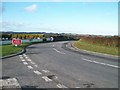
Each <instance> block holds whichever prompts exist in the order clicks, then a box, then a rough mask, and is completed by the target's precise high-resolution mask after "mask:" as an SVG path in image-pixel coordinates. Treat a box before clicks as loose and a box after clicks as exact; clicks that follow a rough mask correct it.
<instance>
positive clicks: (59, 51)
mask: <svg viewBox="0 0 120 90" xmlns="http://www.w3.org/2000/svg"><path fill="white" fill-rule="evenodd" d="M53 49H54V50H55V51H56V52H58V53H61V54H65V53H63V52H61V51H58V50H57V49H55V48H53Z"/></svg>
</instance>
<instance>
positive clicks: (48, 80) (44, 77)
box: [42, 76, 52, 82]
mask: <svg viewBox="0 0 120 90" xmlns="http://www.w3.org/2000/svg"><path fill="white" fill-rule="evenodd" d="M42 78H43V79H44V80H45V81H46V82H50V81H52V79H49V78H48V77H46V76H43V77H42Z"/></svg>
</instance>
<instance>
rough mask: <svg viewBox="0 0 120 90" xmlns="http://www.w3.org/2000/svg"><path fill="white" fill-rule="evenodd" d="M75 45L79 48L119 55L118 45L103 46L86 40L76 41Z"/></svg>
mask: <svg viewBox="0 0 120 90" xmlns="http://www.w3.org/2000/svg"><path fill="white" fill-rule="evenodd" d="M74 45H75V46H76V47H77V48H79V49H84V50H88V51H93V52H99V53H104V54H111V55H117V56H118V47H109V46H101V45H96V44H90V43H87V42H84V41H76V42H75V43H74Z"/></svg>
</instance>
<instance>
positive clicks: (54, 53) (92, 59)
mask: <svg viewBox="0 0 120 90" xmlns="http://www.w3.org/2000/svg"><path fill="white" fill-rule="evenodd" d="M64 43H65V42H53V43H43V44H34V45H31V46H29V47H27V49H26V53H24V54H22V55H18V56H15V57H11V58H6V59H3V60H2V68H3V79H5V80H6V79H9V80H8V81H10V80H13V81H11V82H12V83H14V84H15V85H16V87H21V88H118V68H119V67H118V62H117V59H115V60H111V59H110V60H109V58H101V57H96V56H90V55H84V54H80V53H76V52H74V51H72V50H69V49H67V48H71V46H70V45H67V44H64ZM15 85H14V86H15ZM6 87H7V84H6Z"/></svg>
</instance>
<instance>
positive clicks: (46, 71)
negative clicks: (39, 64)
mask: <svg viewBox="0 0 120 90" xmlns="http://www.w3.org/2000/svg"><path fill="white" fill-rule="evenodd" d="M42 71H43V72H45V73H48V72H50V71H48V70H42Z"/></svg>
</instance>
